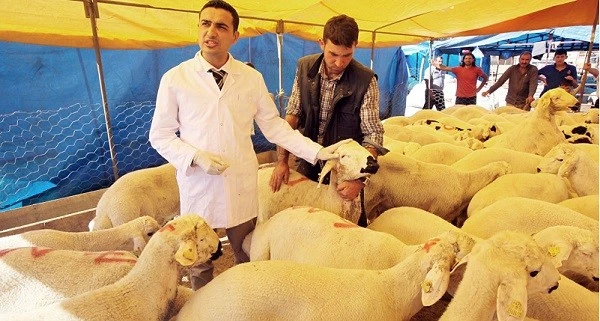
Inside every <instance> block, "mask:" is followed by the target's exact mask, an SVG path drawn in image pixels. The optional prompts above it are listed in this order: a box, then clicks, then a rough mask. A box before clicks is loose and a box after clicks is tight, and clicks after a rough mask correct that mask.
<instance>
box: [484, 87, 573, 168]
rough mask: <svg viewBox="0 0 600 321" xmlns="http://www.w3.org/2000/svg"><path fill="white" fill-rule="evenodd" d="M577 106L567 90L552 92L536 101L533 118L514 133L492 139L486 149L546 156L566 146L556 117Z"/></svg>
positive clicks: (486, 144) (523, 123)
mask: <svg viewBox="0 0 600 321" xmlns="http://www.w3.org/2000/svg"><path fill="white" fill-rule="evenodd" d="M576 103H577V99H576V98H575V97H573V96H572V95H570V94H569V93H567V92H566V91H565V90H564V89H562V88H555V89H551V90H549V91H547V92H546V93H545V94H544V95H543V96H542V97H541V98H540V99H538V100H537V105H536V106H535V111H534V112H533V115H532V116H531V117H529V118H527V119H526V120H525V121H523V122H522V123H520V124H518V125H517V126H515V128H513V129H512V130H511V131H509V132H507V133H504V134H502V135H498V136H496V137H493V138H491V139H489V140H488V141H486V142H485V143H484V146H485V147H505V148H510V149H514V150H518V151H522V152H527V153H532V154H536V155H540V156H543V155H546V153H548V151H550V149H552V147H554V146H555V145H557V144H560V143H563V142H565V138H564V136H563V134H562V132H561V131H560V129H559V128H558V126H557V125H556V122H555V120H554V113H555V112H556V111H558V110H567V109H568V108H569V107H570V106H572V105H574V104H576ZM518 115H525V114H518Z"/></svg>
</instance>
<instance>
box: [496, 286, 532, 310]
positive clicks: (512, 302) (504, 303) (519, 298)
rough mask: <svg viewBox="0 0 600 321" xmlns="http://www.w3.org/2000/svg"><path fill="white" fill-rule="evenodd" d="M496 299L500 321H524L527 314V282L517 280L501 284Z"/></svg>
mask: <svg viewBox="0 0 600 321" xmlns="http://www.w3.org/2000/svg"><path fill="white" fill-rule="evenodd" d="M497 295H498V296H497V297H496V314H497V316H498V321H522V320H525V315H526V314H527V282H526V281H525V279H524V278H521V277H519V278H517V279H513V280H510V281H506V282H502V283H500V286H498V293H497Z"/></svg>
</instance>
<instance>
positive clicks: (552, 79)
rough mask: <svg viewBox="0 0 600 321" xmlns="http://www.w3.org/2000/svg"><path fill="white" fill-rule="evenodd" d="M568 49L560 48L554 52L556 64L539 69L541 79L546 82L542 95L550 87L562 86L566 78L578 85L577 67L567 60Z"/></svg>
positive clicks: (574, 85)
mask: <svg viewBox="0 0 600 321" xmlns="http://www.w3.org/2000/svg"><path fill="white" fill-rule="evenodd" d="M565 59H567V51H566V50H565V49H558V50H556V52H555V53H554V64H552V65H547V66H544V67H542V68H541V69H540V70H539V71H538V75H539V76H538V77H539V79H540V80H541V81H542V82H543V83H544V90H542V93H541V94H540V97H541V96H542V95H543V94H544V93H545V92H547V91H548V90H550V89H554V88H557V87H559V86H560V83H561V82H562V81H563V79H564V80H567V81H570V82H571V83H572V86H573V87H577V68H575V66H573V65H569V64H568V63H566V62H565Z"/></svg>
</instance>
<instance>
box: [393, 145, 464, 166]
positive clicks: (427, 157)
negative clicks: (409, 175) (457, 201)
mask: <svg viewBox="0 0 600 321" xmlns="http://www.w3.org/2000/svg"><path fill="white" fill-rule="evenodd" d="M390 151H394V150H392V149H390ZM472 151H473V150H472V149H470V148H467V147H464V146H458V145H454V144H448V143H433V144H428V145H425V146H421V148H419V149H417V150H416V151H415V152H413V153H404V155H406V156H408V157H410V158H414V159H416V160H418V161H421V162H425V163H435V164H443V165H452V164H453V163H455V162H456V161H458V160H460V159H462V158H463V157H465V156H467V155H468V154H469V153H471V152H472Z"/></svg>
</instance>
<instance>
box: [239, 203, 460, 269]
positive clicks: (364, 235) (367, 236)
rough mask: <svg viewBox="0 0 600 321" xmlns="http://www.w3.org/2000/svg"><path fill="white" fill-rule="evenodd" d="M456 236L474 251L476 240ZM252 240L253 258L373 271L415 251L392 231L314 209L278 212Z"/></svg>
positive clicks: (261, 227)
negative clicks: (472, 245) (363, 226)
mask: <svg viewBox="0 0 600 321" xmlns="http://www.w3.org/2000/svg"><path fill="white" fill-rule="evenodd" d="M440 234H441V233H440ZM448 238H450V237H448ZM455 239H456V241H453V243H457V247H459V248H469V249H470V246H471V245H469V243H468V242H471V239H470V238H465V237H463V236H462V233H461V232H460V231H458V232H457V233H456V237H455ZM251 244H252V246H251V249H250V260H251V261H258V260H289V261H294V262H298V263H305V264H311V265H318V266H327V267H334V268H349V269H369V270H374V269H386V268H390V267H392V266H394V265H396V264H397V263H399V262H400V261H402V260H404V259H405V258H406V257H408V256H409V255H410V254H412V253H413V252H415V250H416V246H407V245H406V244H404V243H402V242H400V241H399V240H398V239H397V238H395V237H393V236H392V235H389V234H387V233H382V232H377V231H372V230H369V229H365V228H361V227H358V226H356V225H354V224H352V223H350V222H348V221H346V220H344V219H342V218H340V217H339V216H338V215H337V214H334V213H331V212H327V211H324V210H321V209H317V208H312V207H294V208H290V209H287V210H284V211H281V212H279V213H277V215H275V216H273V217H271V218H270V219H269V220H268V221H267V222H265V223H263V224H260V225H258V226H257V227H256V229H255V230H254V233H253V235H252V243H251ZM463 244H465V245H463Z"/></svg>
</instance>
